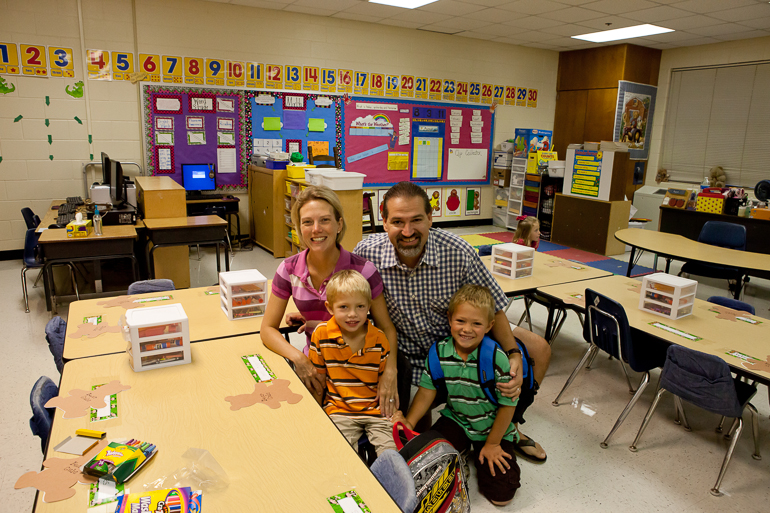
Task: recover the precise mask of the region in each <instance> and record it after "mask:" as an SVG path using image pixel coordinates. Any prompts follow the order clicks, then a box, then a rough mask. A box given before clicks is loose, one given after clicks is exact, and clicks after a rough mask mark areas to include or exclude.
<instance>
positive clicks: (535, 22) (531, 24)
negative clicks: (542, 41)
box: [503, 15, 564, 30]
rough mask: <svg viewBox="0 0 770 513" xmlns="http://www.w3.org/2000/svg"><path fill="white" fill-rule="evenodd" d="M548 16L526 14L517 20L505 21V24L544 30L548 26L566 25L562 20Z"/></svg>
mask: <svg viewBox="0 0 770 513" xmlns="http://www.w3.org/2000/svg"><path fill="white" fill-rule="evenodd" d="M547 16H548V15H546V16H524V17H523V18H517V19H515V20H510V21H504V22H503V25H510V26H511V27H525V28H527V29H529V30H542V29H544V28H547V27H557V26H559V25H564V23H562V22H561V21H557V20H552V19H549V18H548V17H547Z"/></svg>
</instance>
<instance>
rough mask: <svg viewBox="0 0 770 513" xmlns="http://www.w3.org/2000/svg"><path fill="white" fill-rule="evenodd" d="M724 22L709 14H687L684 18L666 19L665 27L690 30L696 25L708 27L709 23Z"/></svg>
mask: <svg viewBox="0 0 770 513" xmlns="http://www.w3.org/2000/svg"><path fill="white" fill-rule="evenodd" d="M720 23H724V22H723V21H721V20H718V19H716V18H712V17H711V16H702V15H696V16H687V17H685V18H677V19H675V20H669V21H666V28H670V29H674V30H690V29H693V28H698V27H708V26H710V25H719V24H720Z"/></svg>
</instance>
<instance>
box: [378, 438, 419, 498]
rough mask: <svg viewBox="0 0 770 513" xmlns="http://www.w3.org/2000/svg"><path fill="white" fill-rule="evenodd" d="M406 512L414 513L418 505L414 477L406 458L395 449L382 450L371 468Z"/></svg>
mask: <svg viewBox="0 0 770 513" xmlns="http://www.w3.org/2000/svg"><path fill="white" fill-rule="evenodd" d="M370 470H371V471H372V474H374V477H376V478H377V481H379V482H380V484H381V485H382V487H383V488H385V491H387V492H388V493H389V494H390V496H391V497H392V498H393V500H394V501H395V502H396V504H397V505H398V507H399V509H401V511H403V512H404V513H412V512H413V511H414V510H415V508H416V507H417V492H416V491H415V485H414V477H412V471H411V470H409V465H407V463H406V461H404V458H403V457H402V456H401V455H400V454H399V453H397V452H396V451H394V450H393V449H386V450H384V451H382V454H380V457H379V458H377V461H375V462H374V464H372V467H371V469H370Z"/></svg>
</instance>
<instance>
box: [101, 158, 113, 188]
mask: <svg viewBox="0 0 770 513" xmlns="http://www.w3.org/2000/svg"><path fill="white" fill-rule="evenodd" d="M110 168H111V165H110V157H109V156H108V155H107V154H106V153H104V152H102V185H110V173H111V172H112V171H111V169H110Z"/></svg>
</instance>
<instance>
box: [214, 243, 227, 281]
mask: <svg viewBox="0 0 770 513" xmlns="http://www.w3.org/2000/svg"><path fill="white" fill-rule="evenodd" d="M220 244H221V242H217V243H216V244H214V247H215V248H216V250H217V276H219V273H220V272H221V269H222V268H221V267H220V263H219V245H220ZM225 252H227V247H225ZM225 258H227V255H225ZM229 270H230V269H228V271H229Z"/></svg>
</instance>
